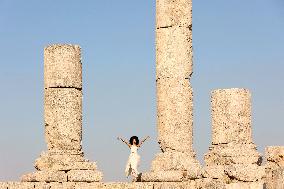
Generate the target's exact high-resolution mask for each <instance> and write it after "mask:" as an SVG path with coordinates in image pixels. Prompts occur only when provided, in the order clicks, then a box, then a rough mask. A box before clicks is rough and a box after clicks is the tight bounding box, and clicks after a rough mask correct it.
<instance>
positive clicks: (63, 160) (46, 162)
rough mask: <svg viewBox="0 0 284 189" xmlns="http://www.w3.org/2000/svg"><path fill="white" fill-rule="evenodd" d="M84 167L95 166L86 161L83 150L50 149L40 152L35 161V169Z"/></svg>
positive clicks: (90, 167)
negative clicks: (55, 150)
mask: <svg viewBox="0 0 284 189" xmlns="http://www.w3.org/2000/svg"><path fill="white" fill-rule="evenodd" d="M75 167H76V169H79V167H80V168H82V167H86V168H88V169H92V168H94V169H95V168H96V165H95V163H90V162H87V161H86V160H85V159H84V157H83V152H81V151H77V153H75V152H74V151H61V152H60V151H57V152H54V151H52V150H50V151H47V152H42V153H41V155H40V157H39V158H38V159H36V161H35V168H36V169H37V170H47V169H52V170H71V169H75Z"/></svg>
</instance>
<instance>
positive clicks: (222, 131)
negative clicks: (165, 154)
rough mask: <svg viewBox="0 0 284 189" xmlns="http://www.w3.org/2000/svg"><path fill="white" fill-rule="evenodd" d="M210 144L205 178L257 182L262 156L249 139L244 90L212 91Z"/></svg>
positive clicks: (248, 106) (261, 171) (247, 95)
mask: <svg viewBox="0 0 284 189" xmlns="http://www.w3.org/2000/svg"><path fill="white" fill-rule="evenodd" d="M211 106H212V129H213V130H212V146H211V147H210V148H209V152H208V153H207V154H206V155H205V163H206V167H205V174H204V175H205V177H208V178H215V179H221V180H223V181H224V182H225V183H231V182H239V181H240V182H261V180H262V178H263V176H264V168H263V167H261V166H260V164H261V161H262V158H261V156H260V154H259V153H258V152H257V150H256V146H255V145H254V143H253V141H252V131H251V94H250V92H249V91H248V90H247V89H237V88H233V89H220V90H215V91H213V92H212V96H211Z"/></svg>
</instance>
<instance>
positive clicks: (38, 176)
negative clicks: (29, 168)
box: [21, 170, 67, 182]
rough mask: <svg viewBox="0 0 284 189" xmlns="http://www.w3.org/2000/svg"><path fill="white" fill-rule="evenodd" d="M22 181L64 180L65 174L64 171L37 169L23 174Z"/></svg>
mask: <svg viewBox="0 0 284 189" xmlns="http://www.w3.org/2000/svg"><path fill="white" fill-rule="evenodd" d="M21 181H22V182H66V181H67V174H66V173H65V172H64V171H51V170H46V171H37V172H34V173H29V174H26V175H23V176H22V178H21Z"/></svg>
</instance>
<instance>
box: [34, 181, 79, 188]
mask: <svg viewBox="0 0 284 189" xmlns="http://www.w3.org/2000/svg"><path fill="white" fill-rule="evenodd" d="M75 184H76V183H74V182H49V183H46V182H35V183H34V185H35V188H36V189H74V188H75Z"/></svg>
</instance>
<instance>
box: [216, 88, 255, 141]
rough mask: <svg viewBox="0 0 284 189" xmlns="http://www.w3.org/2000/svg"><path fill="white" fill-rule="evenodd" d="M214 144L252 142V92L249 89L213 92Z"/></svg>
mask: <svg viewBox="0 0 284 189" xmlns="http://www.w3.org/2000/svg"><path fill="white" fill-rule="evenodd" d="M211 106H212V144H223V143H230V142H233V143H238V144H240V143H247V144H249V143H252V133H251V94H250V92H249V91H248V90H247V89H237V88H233V89H218V90H214V91H213V92H212V97H211Z"/></svg>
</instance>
